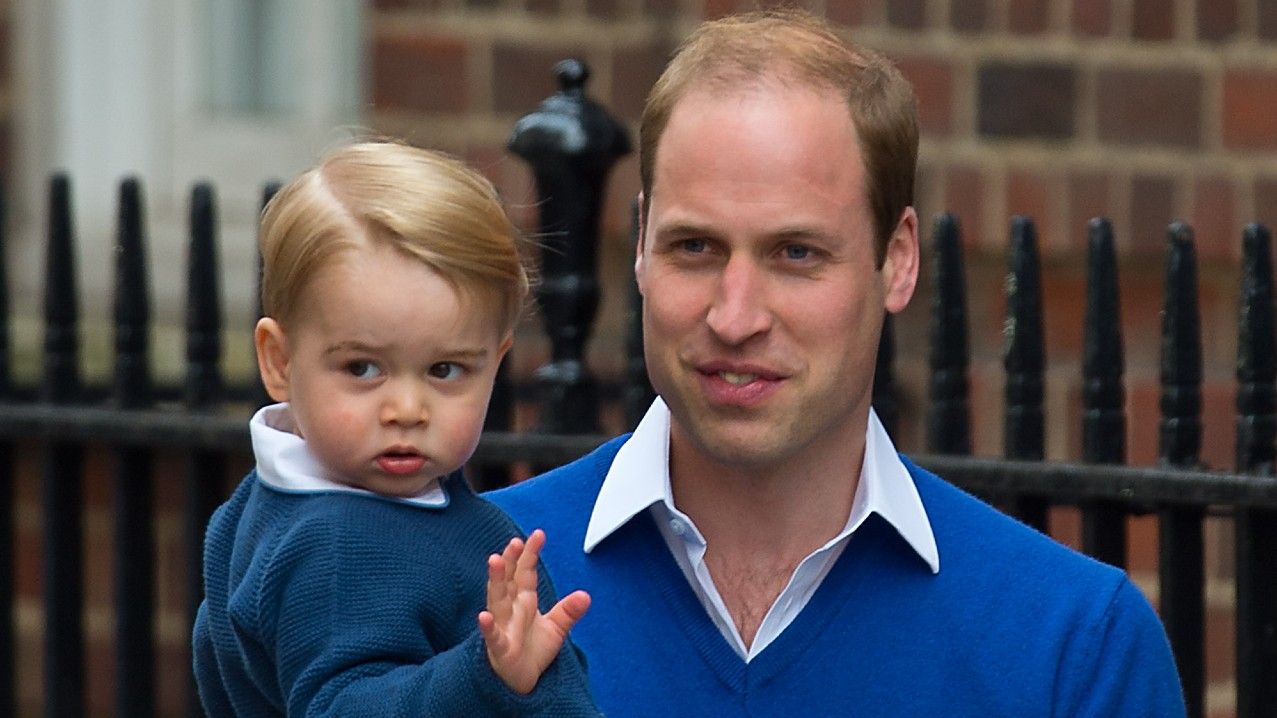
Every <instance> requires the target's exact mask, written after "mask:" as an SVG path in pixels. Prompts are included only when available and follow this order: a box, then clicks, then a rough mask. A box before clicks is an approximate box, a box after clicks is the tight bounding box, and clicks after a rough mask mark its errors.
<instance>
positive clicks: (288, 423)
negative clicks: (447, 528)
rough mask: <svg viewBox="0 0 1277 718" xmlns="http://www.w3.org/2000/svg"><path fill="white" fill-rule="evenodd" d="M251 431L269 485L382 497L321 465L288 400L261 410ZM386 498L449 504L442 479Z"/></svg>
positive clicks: (259, 475) (259, 466) (299, 490)
mask: <svg viewBox="0 0 1277 718" xmlns="http://www.w3.org/2000/svg"><path fill="white" fill-rule="evenodd" d="M248 432H249V434H250V435H251V436H252V439H253V457H254V458H255V459H256V460H257V478H258V479H259V480H260V481H261V482H262V483H264V484H266V485H267V486H270V487H272V488H275V489H278V490H280V491H285V492H290V493H312V492H319V491H345V492H350V493H354V494H369V495H378V496H380V494H374V492H372V491H368V490H367V489H361V488H358V487H355V486H350V485H349V484H345V483H342V482H341V481H340V480H338V477H336V476H334V475H332V473H331V472H329V471H328V469H327V468H326V467H325V466H324V465H323V464H320V463H319V460H318V459H316V458H315V455H314V454H312V453H310V448H309V447H307V446H306V440H305V439H303V438H302V437H301V436H300V435H298V434H297V426H296V424H294V423H293V415H292V413H291V412H289V411H288V404H286V403H284V404H271V405H270V406H264V407H262V408H260V409H258V410H257V413H256V414H253V418H252V419H250V420H249V422H248ZM385 498H389V499H396V500H399V501H407V502H408V503H413V504H420V505H422V506H429V507H432V508H438V507H441V506H447V505H448V495H447V492H445V491H444V490H443V487H442V486H440V485H439V479H434V480H433V481H431V482H430V483H429V484H428V485H427V486H426V488H425V489H424V490H423V491H422V492H421V493H420V494H417V495H416V496H411V497H406V498H401V497H398V496H387V497H385Z"/></svg>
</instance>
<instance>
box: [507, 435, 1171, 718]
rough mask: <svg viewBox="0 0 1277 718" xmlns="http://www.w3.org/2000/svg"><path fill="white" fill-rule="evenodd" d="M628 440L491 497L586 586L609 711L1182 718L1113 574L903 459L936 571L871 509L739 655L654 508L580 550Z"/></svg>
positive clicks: (575, 582) (1133, 597)
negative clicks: (757, 647)
mask: <svg viewBox="0 0 1277 718" xmlns="http://www.w3.org/2000/svg"><path fill="white" fill-rule="evenodd" d="M623 441H624V437H622V438H620V439H617V440H614V441H612V442H610V443H608V444H605V445H604V446H602V447H600V448H599V449H598V450H596V451H595V452H594V453H592V454H590V455H589V456H586V457H584V458H582V459H580V460H578V461H576V462H574V463H572V464H569V465H567V466H565V467H562V468H559V469H556V470H554V471H552V472H550V473H549V474H546V475H545V476H542V477H539V478H535V479H532V480H530V481H527V482H524V483H522V484H518V485H516V486H513V487H511V488H509V489H504V490H502V491H499V492H496V493H494V494H490V498H492V500H493V502H494V503H496V504H497V505H499V506H501V507H502V508H504V509H506V510H507V511H509V512H510V515H511V516H513V517H514V519H515V521H517V522H518V523H519V524H520V525H522V526H524V527H529V528H530V527H540V528H543V529H545V531H546V534H547V535H548V536H551V537H553V542H552V543H550V544H547V546H546V549H545V551H544V552H543V553H542V559H543V560H544V562H545V565H546V567H547V568H548V569H549V571H550V573H551V575H553V576H554V579H555V581H556V583H557V584H558V585H559V586H561V587H562V588H563V589H565V590H567V589H576V588H583V589H586V590H587V591H589V592H590V593H591V595H592V596H593V598H594V604H593V607H592V608H591V609H590V613H589V614H587V615H586V616H585V618H583V619H582V620H581V622H580V623H579V624H577V626H576V628H575V629H574V630H573V633H572V635H573V639H574V640H575V641H576V642H577V644H578V645H580V646H581V647H582V648H583V649H584V650H585V651H586V653H588V654H589V656H590V682H591V684H592V685H593V688H594V695H595V698H596V699H597V701H598V705H599V707H600V708H601V709H603V711H604V712H605V713H607V714H608V716H610V717H611V718H622V717H624V716H672V715H677V716H714V717H715V718H728V717H729V716H856V717H857V718H898V717H900V716H945V718H962V717H969V718H996V717H999V716H1006V717H1008V718H1039V717H1040V718H1113V717H1114V716H1121V717H1122V718H1176V717H1177V716H1183V715H1184V703H1183V699H1182V697H1181V694H1180V688H1179V680H1178V676H1177V675H1176V671H1175V665H1174V662H1173V660H1172V658H1171V653H1170V648H1169V645H1168V644H1167V640H1166V636H1165V633H1164V632H1163V630H1162V626H1161V624H1160V622H1159V621H1158V619H1157V616H1156V615H1155V614H1154V613H1153V611H1152V609H1151V608H1150V606H1149V604H1148V602H1147V601H1146V600H1145V599H1144V596H1143V595H1142V594H1141V593H1140V591H1139V589H1137V588H1136V587H1135V586H1134V585H1132V584H1131V582H1130V581H1128V580H1127V578H1126V576H1125V575H1124V574H1123V573H1122V572H1121V571H1119V570H1117V569H1115V568H1112V567H1110V566H1105V565H1103V564H1100V563H1097V562H1096V561H1093V560H1091V559H1089V558H1086V557H1084V556H1081V555H1079V554H1077V553H1075V552H1073V551H1071V550H1069V549H1067V548H1065V547H1063V546H1061V545H1060V544H1058V543H1055V542H1054V541H1052V540H1051V539H1049V538H1047V537H1045V536H1043V535H1042V534H1039V533H1037V532H1036V531H1033V530H1032V529H1029V528H1028V527H1026V526H1024V525H1022V524H1020V523H1017V522H1016V521H1014V520H1012V519H1010V518H1008V517H1006V516H1004V515H1002V514H999V513H998V512H996V511H994V510H993V509H992V508H990V507H989V506H987V505H985V504H983V503H981V502H979V501H977V500H976V499H974V498H972V497H971V496H969V495H967V494H965V493H963V492H961V491H959V490H958V489H956V488H954V487H953V486H952V485H950V484H948V483H946V482H944V481H942V480H940V479H939V478H937V477H936V476H934V475H932V474H930V473H928V472H926V471H924V470H922V469H920V468H918V467H917V466H914V465H913V464H912V463H910V462H909V461H908V460H907V459H906V460H905V467H906V468H907V469H908V470H909V474H910V476H912V478H913V481H914V484H915V485H916V486H917V487H918V493H919V495H920V496H921V498H922V502H923V505H924V507H925V508H926V512H927V516H928V518H929V519H930V521H931V525H932V529H933V531H934V533H935V537H936V544H937V546H938V547H939V550H940V572H939V573H938V574H934V575H933V574H932V573H931V571H930V569H929V567H928V566H927V565H926V564H925V563H924V562H923V561H922V560H920V559H919V558H918V555H917V554H916V553H914V552H913V551H912V549H910V548H909V546H908V545H907V544H906V543H905V542H904V540H903V539H902V538H901V537H900V536H899V534H897V533H896V532H895V530H894V529H893V528H892V527H891V525H890V524H888V523H887V522H886V521H884V520H882V519H880V518H879V517H877V516H872V517H870V519H869V520H867V521H866V522H865V523H864V524H863V525H862V526H861V527H860V528H859V529H857V531H856V532H855V533H854V534H853V535H852V537H851V539H850V543H849V544H848V545H847V548H846V550H845V551H843V553H842V555H841V556H840V557H839V558H838V560H837V561H836V562H835V564H834V566H833V567H832V569H831V570H830V572H829V574H828V575H827V576H826V577H825V578H824V580H823V581H822V583H821V585H820V587H819V588H818V589H817V590H816V592H815V594H814V595H813V596H812V597H811V600H810V602H809V603H808V604H807V605H806V607H805V608H804V609H803V610H802V612H801V613H799V614H798V616H797V617H796V618H795V619H794V621H793V623H791V624H790V625H789V627H788V628H786V629H785V631H784V632H783V633H781V634H780V636H778V637H777V638H776V640H775V641H774V642H773V643H771V644H770V645H768V647H767V648H765V649H764V650H763V651H762V652H761V653H759V655H758V656H757V657H755V658H754V659H753V660H752V661H750V662H749V663H746V662H744V661H743V660H742V659H741V658H740V657H739V655H738V654H737V653H736V652H735V651H734V650H733V649H732V648H731V647H730V646H729V645H728V644H727V642H726V641H725V640H724V639H723V637H722V634H721V633H720V632H719V630H718V628H717V627H716V626H715V625H714V623H713V621H712V620H711V619H710V617H709V616H708V614H707V613H706V612H705V609H704V607H703V606H702V605H701V603H700V601H699V599H697V597H696V595H695V594H694V593H693V592H692V589H691V587H690V586H689V585H688V582H687V579H686V578H685V577H684V575H683V573H682V571H681V570H680V569H679V567H678V565H677V564H676V563H675V561H674V558H673V556H671V554H670V552H669V549H668V547H667V546H666V544H665V541H664V539H663V538H662V537H661V534H660V532H659V531H658V529H657V527H656V524H655V523H654V522H653V520H652V515H651V513H650V512H647V511H644V512H641V513H639V514H638V515H637V516H635V517H634V518H633V519H631V520H630V521H629V522H628V523H626V524H625V525H624V526H622V527H621V528H620V529H618V530H617V531H616V532H615V533H613V534H612V535H611V536H609V537H607V538H605V539H603V541H601V542H600V543H599V544H598V545H597V546H596V547H595V548H594V550H593V551H592V552H590V553H588V554H587V553H585V552H584V551H583V550H582V543H583V539H584V536H585V530H586V526H587V525H588V523H589V520H590V514H591V511H592V509H593V506H594V501H595V498H596V497H597V496H598V492H599V487H600V486H601V485H602V482H603V478H604V476H605V475H606V473H607V470H608V468H609V467H610V466H611V464H612V460H613V458H614V457H615V455H616V452H617V450H618V449H619V448H620V446H621V444H622V443H623ZM795 490H799V491H800V490H802V489H801V486H798V487H796V488H795Z"/></svg>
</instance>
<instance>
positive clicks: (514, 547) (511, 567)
mask: <svg viewBox="0 0 1277 718" xmlns="http://www.w3.org/2000/svg"><path fill="white" fill-rule="evenodd" d="M522 556H523V541H521V540H519V539H518V538H512V539H510V543H508V544H506V546H505V551H503V552H502V553H501V558H502V559H504V560H505V577H504V580H506V581H511V580H513V579H514V576H515V571H516V569H517V567H518V565H519V559H520V558H521V557H522Z"/></svg>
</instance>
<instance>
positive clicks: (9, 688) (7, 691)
mask: <svg viewBox="0 0 1277 718" xmlns="http://www.w3.org/2000/svg"><path fill="white" fill-rule="evenodd" d="M4 197H5V193H4V191H3V187H0V400H4V401H8V400H11V399H12V389H13V383H12V376H11V368H10V364H9V350H10V346H9V340H10V334H9V271H8V264H7V262H6V261H5V257H6V255H7V253H6V251H5V250H6V248H7V246H8V243H9V238H8V234H7V233H6V232H5V227H6V226H7V224H6V222H5V219H6V210H7V206H6V204H5V202H4ZM13 447H14V442H13V441H12V440H10V439H5V440H0V715H17V713H18V707H17V696H16V694H15V686H14V680H15V676H16V674H17V669H18V664H17V660H16V659H17V653H16V650H15V649H16V643H15V639H16V636H17V632H16V630H15V628H16V626H15V624H14V615H15V614H14V612H13V599H14V596H15V595H16V593H17V591H16V589H17V583H16V582H15V581H14V546H16V545H17V541H16V536H15V534H14V502H13V485H14V479H15V471H14V451H13Z"/></svg>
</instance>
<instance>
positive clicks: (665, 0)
mask: <svg viewBox="0 0 1277 718" xmlns="http://www.w3.org/2000/svg"><path fill="white" fill-rule="evenodd" d="M678 10H679V7H678V0H643V14H644V15H646V16H647V17H660V18H671V17H674V16H675V15H677V14H678Z"/></svg>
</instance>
